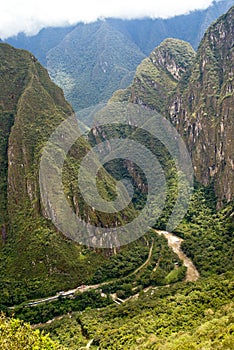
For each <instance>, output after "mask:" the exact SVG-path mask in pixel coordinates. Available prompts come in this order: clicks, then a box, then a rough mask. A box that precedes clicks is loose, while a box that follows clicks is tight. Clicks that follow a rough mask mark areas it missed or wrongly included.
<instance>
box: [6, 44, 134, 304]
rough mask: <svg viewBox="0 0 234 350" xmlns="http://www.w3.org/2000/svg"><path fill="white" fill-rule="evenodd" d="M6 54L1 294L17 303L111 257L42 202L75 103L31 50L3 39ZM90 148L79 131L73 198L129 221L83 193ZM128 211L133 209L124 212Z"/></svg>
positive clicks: (96, 215)
mask: <svg viewBox="0 0 234 350" xmlns="http://www.w3.org/2000/svg"><path fill="white" fill-rule="evenodd" d="M0 56H1V60H0V72H1V80H0V90H1V101H0V127H1V131H0V132H1V134H0V136H1V137H0V152H1V153H0V163H1V168H0V169H1V170H0V171H1V178H0V186H1V194H0V199H1V205H0V229H1V244H0V246H1V254H0V259H1V264H0V267H1V301H2V302H6V303H16V302H18V301H19V300H21V301H22V300H24V299H25V298H26V299H27V298H28V295H31V296H32V295H34V294H35V295H43V294H44V295H46V294H48V293H52V291H53V292H55V291H58V290H60V289H64V288H68V287H72V286H74V287H75V286H77V285H79V284H80V283H81V282H82V281H85V280H86V279H87V278H90V277H91V276H92V274H93V273H94V272H95V270H96V266H97V265H98V262H100V263H101V262H102V261H103V259H104V260H105V257H103V256H101V255H102V254H101V255H99V254H96V253H95V252H93V251H91V250H89V249H86V248H85V247H81V246H78V245H77V244H75V243H74V242H72V241H70V240H68V239H65V237H64V236H63V235H62V234H60V233H59V232H58V230H57V229H55V227H54V226H53V225H52V223H51V221H49V220H48V218H50V219H51V218H52V216H53V215H54V216H56V215H57V214H56V212H55V213H53V210H51V212H52V214H51V215H49V214H48V210H47V211H46V210H45V209H46V208H44V206H43V205H42V202H41V196H40V195H41V193H40V188H39V167H40V160H41V156H42V152H43V147H44V146H45V143H46V142H47V141H48V139H49V137H50V135H51V133H52V132H53V131H54V130H55V128H56V127H58V126H59V125H60V124H61V123H62V122H63V121H64V120H65V119H66V118H68V117H69V116H71V115H72V114H73V110H72V108H71V106H70V105H69V104H68V103H67V102H66V101H65V99H64V95H63V92H62V90H61V89H60V88H58V87H57V86H56V85H54V83H52V81H51V80H50V78H49V76H48V73H47V71H46V70H45V69H44V68H43V67H42V66H41V65H40V63H39V62H38V61H37V60H36V58H35V57H34V56H33V55H32V54H30V53H29V52H27V51H23V50H19V49H15V48H13V47H11V46H9V45H7V44H0ZM64 132H65V131H64ZM89 149H90V146H89V145H88V143H87V142H86V141H85V140H84V139H82V138H79V140H78V141H77V144H75V145H74V146H73V148H72V149H71V150H70V152H69V155H68V156H67V158H66V160H65V165H64V169H63V186H64V191H65V193H66V196H67V197H66V198H67V200H68V202H69V204H70V206H71V207H72V208H73V210H74V211H75V212H79V215H80V217H81V218H82V219H84V220H86V221H87V223H93V224H94V225H97V226H98V225H104V224H105V225H108V224H109V223H112V224H113V222H114V223H115V222H116V220H119V221H120V222H122V221H123V219H122V218H121V217H118V216H117V217H116V216H115V215H109V216H107V215H106V214H105V213H100V212H97V211H96V212H95V211H94V210H93V209H92V208H90V206H89V205H86V203H85V201H84V200H83V199H82V196H81V194H80V192H79V189H78V186H77V183H76V175H75V174H76V173H77V172H78V166H79V161H80V160H81V159H82V157H83V156H84V155H85V154H86V152H87V150H89ZM52 171H53V172H54V173H56V172H57V169H56V168H54V169H52ZM99 178H100V180H101V179H102V180H103V186H102V187H101V188H100V191H101V193H102V195H103V196H104V198H109V196H113V194H114V193H115V182H114V180H113V179H112V178H111V177H110V176H109V175H108V174H107V173H106V172H105V171H104V170H101V171H100V172H99ZM49 205H50V203H48V206H49ZM129 210H130V209H129ZM129 215H130V211H129V212H128V211H126V212H125V216H126V217H128V216H129ZM113 225H114V224H113ZM87 261H89V262H90V263H89V265H88V266H89V267H88V268H87ZM91 262H92V263H91Z"/></svg>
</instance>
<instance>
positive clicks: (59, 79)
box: [7, 0, 233, 110]
mask: <svg viewBox="0 0 234 350" xmlns="http://www.w3.org/2000/svg"><path fill="white" fill-rule="evenodd" d="M232 5H233V0H222V1H214V3H213V4H212V5H211V6H210V7H209V8H208V9H206V10H202V11H194V12H191V13H189V14H185V15H182V16H176V17H173V18H169V19H139V20H121V19H112V18H108V19H105V21H97V22H95V23H90V24H82V23H78V24H77V25H75V26H72V27H66V28H45V29H43V30H41V31H40V32H39V33H38V34H37V35H35V36H31V37H27V36H25V35H24V34H19V35H18V36H16V37H13V38H8V39H7V42H8V43H10V44H11V45H13V46H15V47H18V48H23V49H27V50H29V51H31V52H32V53H33V54H34V55H35V56H36V57H37V58H38V59H39V61H40V62H41V63H42V64H43V65H44V66H45V67H46V68H47V69H48V70H49V73H50V75H51V77H52V79H53V81H54V82H56V84H58V85H59V86H60V87H62V89H63V90H64V92H65V96H66V98H67V99H68V101H69V102H70V103H71V104H72V106H73V108H74V109H75V110H80V109H82V108H87V107H90V106H93V105H95V104H97V103H99V102H101V101H103V100H104V101H107V100H108V99H109V98H110V97H111V95H112V93H113V92H114V91H115V90H117V89H120V88H125V87H127V86H128V85H129V83H130V82H131V80H132V77H133V74H134V73H133V72H134V71H135V69H136V67H137V65H138V64H139V63H140V62H141V61H142V59H143V58H144V57H145V55H147V56H148V55H149V54H150V52H151V51H152V50H153V49H154V48H155V47H156V46H158V45H159V44H160V43H161V42H162V41H163V40H165V39H166V38H178V39H181V40H183V41H186V42H189V43H190V44H191V45H192V46H193V47H194V48H195V49H197V47H198V45H199V42H200V40H201V38H202V36H203V34H204V32H205V30H206V29H207V28H208V26H209V25H210V24H211V23H212V22H213V21H214V20H216V19H217V18H218V17H219V16H220V15H221V14H223V13H224V12H226V11H227V10H228V9H229V8H230V7H231V6H232ZM129 57H131V59H129Z"/></svg>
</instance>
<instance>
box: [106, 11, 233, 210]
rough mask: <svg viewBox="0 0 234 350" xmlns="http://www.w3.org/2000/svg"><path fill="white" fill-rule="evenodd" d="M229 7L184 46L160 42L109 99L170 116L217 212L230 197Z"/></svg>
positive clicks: (231, 48) (231, 141) (231, 32)
mask: <svg viewBox="0 0 234 350" xmlns="http://www.w3.org/2000/svg"><path fill="white" fill-rule="evenodd" d="M233 13H234V7H232V8H231V9H230V10H229V12H228V13H227V14H226V15H224V16H222V17H220V19H218V21H217V22H216V23H214V24H213V25H212V26H211V27H210V28H209V29H208V31H207V32H206V34H205V36H204V38H203V40H202V42H201V44H200V46H199V49H198V52H197V54H196V57H194V52H193V50H192V49H191V47H190V45H189V44H187V43H185V42H183V41H180V40H175V39H168V40H165V41H164V42H163V43H162V44H161V45H160V46H159V47H157V48H156V49H155V50H154V51H153V52H152V53H151V55H150V56H149V58H146V59H145V60H143V62H142V63H141V64H140V65H139V66H138V68H137V71H136V74H135V77H134V80H133V82H132V84H131V85H130V86H129V88H128V89H126V90H119V91H117V92H116V93H115V94H114V95H113V97H112V99H111V101H113V102H115V101H130V102H133V103H137V104H141V105H144V106H146V107H148V108H151V109H155V110H157V111H158V112H160V113H163V114H164V115H165V116H166V117H167V118H170V120H171V121H172V123H173V124H174V125H175V126H176V128H177V129H178V131H179V133H180V134H181V136H182V137H183V138H184V140H185V142H186V144H187V147H188V149H189V151H190V154H191V158H192V162H193V166H194V171H195V175H196V179H197V180H198V182H200V183H201V184H203V185H204V186H208V185H210V184H214V190H215V194H216V197H217V206H218V208H220V207H222V205H224V204H225V203H226V202H230V201H231V200H232V199H233V195H234V177H233V171H234V160H233V149H234V141H233V140H234V138H233V135H234V110H233V109H234V97H233V74H234V73H233V67H234V53H233V41H234V37H233V32H234V28H233V23H234V21H233Z"/></svg>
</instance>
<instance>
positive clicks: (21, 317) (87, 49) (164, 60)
mask: <svg viewBox="0 0 234 350" xmlns="http://www.w3.org/2000/svg"><path fill="white" fill-rule="evenodd" d="M230 3H233V1H226V2H224V1H219V2H217V3H214V4H213V6H212V7H210V8H209V9H207V10H206V11H199V12H194V13H191V14H189V15H186V16H180V17H175V18H171V19H168V20H149V19H145V20H134V21H123V20H116V19H115V20H114V19H107V20H105V21H97V22H95V23H92V24H78V25H76V26H74V27H72V28H59V29H58V28H47V29H44V30H42V31H41V32H40V33H39V34H38V35H37V36H34V37H25V36H24V35H19V36H18V37H17V38H14V39H9V41H10V40H13V41H14V40H15V43H18V44H20V45H21V44H22V43H23V44H22V45H23V46H24V45H27V48H30V46H31V47H32V51H33V52H34V53H37V54H38V57H39V56H40V57H39V58H40V60H41V62H42V63H43V64H44V65H45V66H47V67H48V68H49V70H50V75H51V77H52V78H53V80H55V81H57V82H58V83H59V84H60V85H61V86H63V87H64V89H65V93H66V95H67V96H68V98H69V100H70V102H72V103H73V106H76V108H78V109H79V108H83V107H88V106H91V105H92V104H93V103H98V102H99V101H101V100H103V99H104V100H108V103H107V104H104V105H103V104H100V105H96V106H95V108H94V109H93V108H91V107H89V108H87V109H83V110H82V111H81V113H79V116H80V117H81V118H83V119H82V120H83V124H82V127H83V129H84V130H85V134H84V135H83V136H82V137H79V138H77V140H76V142H74V144H73V146H72V147H71V148H70V150H69V151H68V152H67V153H66V152H65V149H64V148H63V147H62V146H61V145H64V144H66V142H67V140H70V139H69V137H70V136H71V135H73V133H72V131H73V129H72V128H68V129H67V128H65V129H62V132H61V133H59V134H58V136H59V137H58V138H56V142H55V143H54V144H53V142H52V140H51V135H52V134H53V133H54V131H55V130H58V128H59V126H60V125H61V124H63V123H64V121H67V120H68V119H69V118H68V117H70V116H71V115H73V113H74V110H73V108H72V107H71V105H70V104H69V102H67V101H66V99H65V98H64V93H63V91H62V89H61V88H60V87H58V86H57V85H55V84H54V83H53V82H52V80H51V78H50V76H49V74H48V72H47V70H46V69H45V67H43V66H42V64H41V63H39V61H38V60H37V58H36V57H35V56H34V54H33V53H31V52H28V51H25V50H21V49H17V48H14V47H12V46H10V45H9V44H6V43H0V93H1V94H0V271H1V284H0V310H1V311H2V312H3V313H2V314H1V316H0V347H1V348H2V349H3V350H15V349H19V350H21V349H22V350H23V349H25V348H28V349H29V350H30V349H46V350H53V349H54V350H55V349H56V350H68V349H69V350H77V349H85V348H86V349H87V348H90V350H98V349H100V350H101V349H103V350H105V349H110V350H112V349H113V350H116V349H118V350H121V349H122V350H125V349H126V350H136V349H137V350H147V349H148V350H152V349H155V350H178V349H179V350H181V349H183V350H187V349H193V350H201V349H207V350H214V349H217V350H232V349H233V348H234V336H233V319H234V313H233V298H234V289H233V283H234V261H233V257H234V254H233V252H234V235H233V233H234V220H233V218H234V207H233V204H234V201H233V196H234V193H233V189H234V177H233V170H234V166H233V164H234V159H233V149H234V143H233V142H234V139H233V135H234V124H233V121H234V110H233V106H234V98H233V97H234V87H233V67H234V51H233V42H234V40H233V34H234V28H233V25H234V6H232V7H231V8H230V9H229V8H228V12H227V13H225V14H222V16H220V17H219V18H218V19H217V20H216V21H215V22H214V23H212V24H211V25H209V28H208V29H206V31H205V33H204V35H202V33H203V31H204V30H205V28H206V26H207V25H208V24H209V23H210V22H211V21H212V20H213V19H215V18H216V16H218V13H219V11H220V12H222V10H224V8H226V6H228V5H230ZM189 21H190V22H191V23H190V24H191V27H190V26H189ZM175 23H177V24H176V25H177V26H175ZM198 24H199V25H198ZM186 26H187V27H186ZM157 28H158V29H157ZM176 28H177V29H176ZM192 28H193V31H192ZM190 29H191V30H190ZM177 30H178V31H177ZM169 34H170V35H169ZM199 35H202V40H201V42H200V43H199V44H198V40H199V39H198V38H199ZM167 36H170V37H169V38H168V37H167ZM177 37H178V38H177ZM185 40H187V41H185ZM151 45H152V48H151ZM195 49H196V51H195ZM134 67H135V68H134ZM109 97H110V98H109ZM126 105H127V106H128V107H129V109H128V110H127V114H125V115H124V117H126V120H124V123H123V125H122V124H121V123H114V121H115V120H114V117H116V116H117V113H119V110H118V108H119V106H120V107H121V108H120V112H121V113H122V110H123V109H122V106H126ZM132 107H136V110H140V111H143V114H140V116H144V113H150V117H151V118H150V122H151V124H150V127H151V126H153V124H154V122H155V121H158V120H159V121H160V122H161V123H162V121H163V123H164V122H165V120H164V119H163V118H162V116H164V117H166V118H167V120H169V121H170V122H171V124H172V125H173V126H174V128H173V129H176V130H177V131H178V133H179V134H174V135H173V134H170V133H169V134H167V133H166V135H165V136H166V138H169V141H171V142H172V145H176V144H177V143H176V140H177V139H180V137H181V139H183V140H184V142H185V144H186V147H187V150H188V153H189V155H190V157H191V161H192V166H193V169H194V173H193V172H192V175H194V184H193V185H191V187H193V188H192V193H191V197H190V198H187V192H184V193H183V196H182V197H180V201H179V203H178V204H179V205H178V206H177V210H178V212H179V213H180V212H181V211H182V210H183V206H184V201H185V202H186V201H187V200H188V199H189V203H188V207H187V208H186V213H184V216H183V217H182V218H181V220H180V222H179V223H178V225H177V226H176V227H175V228H173V230H171V231H173V232H167V231H165V230H168V231H169V229H168V228H167V227H168V226H167V223H168V219H169V218H170V216H171V215H172V213H173V210H174V208H175V205H176V204H177V203H176V200H177V198H178V191H179V190H178V189H179V185H182V187H181V188H182V189H183V188H186V184H187V181H186V178H185V176H184V175H185V174H184V173H183V169H182V168H180V169H178V164H177V160H175V159H173V157H172V155H171V154H170V150H168V149H167V147H166V146H165V144H164V143H163V142H161V140H160V138H158V137H156V136H155V135H153V133H151V130H150V128H149V129H148V131H147V130H146V129H144V125H145V119H144V118H142V119H143V120H142V125H141V123H138V124H137V123H136V122H135V121H134V117H135V115H134V114H132V112H131V111H132V109H131V108H132ZM133 110H135V109H133ZM107 111H109V112H110V113H109V114H107ZM100 115H101V116H104V117H107V118H108V120H107V121H108V122H109V123H107V124H105V123H104V124H98V117H100ZM112 118H113V119H112ZM74 120H75V125H76V117H74ZM93 120H94V123H93V124H94V125H93V127H92V128H91V129H89V128H88V127H87V126H86V125H85V123H87V125H89V124H92V123H91V121H93ZM121 120H122V119H121ZM140 122H141V121H140ZM157 125H158V124H157ZM159 129H160V127H159ZM171 135H172V136H171ZM175 135H176V136H175ZM113 138H114V139H120V140H121V142H122V143H121V145H118V152H119V151H121V147H122V146H123V145H124V144H127V145H129V143H128V142H129V140H130V141H131V142H133V141H134V142H135V143H133V145H134V152H135V154H136V158H137V160H138V159H139V161H142V160H144V159H145V158H147V154H146V152H148V151H150V152H151V153H152V154H153V155H154V156H155V157H156V158H157V161H158V163H159V165H160V167H161V168H162V170H163V171H162V172H163V177H164V179H165V182H166V189H165V190H164V188H161V187H160V188H158V187H159V186H158V183H157V181H155V182H154V184H153V186H152V187H155V188H157V191H156V193H155V194H154V197H153V198H151V200H152V201H154V202H155V203H156V204H158V203H159V202H160V200H161V197H163V196H162V194H163V195H164V193H163V192H164V191H165V192H166V195H165V197H166V198H165V205H164V206H163V209H162V211H161V212H160V215H158V211H157V210H155V211H154V212H153V215H152V217H153V219H154V223H153V224H152V225H151V229H149V230H148V231H147V232H146V233H145V234H144V235H143V233H142V236H140V237H139V238H138V239H136V240H133V241H131V242H130V243H128V244H123V245H118V244H116V246H115V245H113V241H112V240H111V239H110V238H109V236H108V233H109V231H108V228H109V227H111V228H113V231H114V232H115V231H116V229H117V228H118V227H122V226H124V227H125V224H126V223H129V222H132V221H133V220H134V219H135V218H136V217H138V216H140V214H141V211H142V208H144V205H145V203H146V200H147V198H148V196H149V195H151V197H152V194H150V191H149V187H150V186H149V184H148V180H147V176H146V175H145V169H144V168H143V169H141V168H140V166H138V164H137V161H135V160H134V161H132V160H131V159H130V157H129V153H128V151H129V148H128V149H127V152H126V153H125V154H126V157H125V154H124V157H117V158H116V159H112V160H109V159H108V158H107V161H106V162H105V164H104V165H103V166H101V164H100V161H99V159H98V160H97V159H96V160H95V162H94V163H89V164H91V165H90V166H89V167H88V169H87V171H86V172H83V178H84V179H85V180H87V182H88V186H87V188H85V191H83V192H82V191H81V188H80V187H79V181H80V178H78V180H77V174H78V173H79V171H80V167H81V162H82V160H83V159H84V158H85V156H86V155H87V154H88V153H91V152H90V150H91V149H92V148H93V147H97V148H98V149H99V151H100V153H101V154H104V156H105V155H106V154H108V152H107V153H106V151H109V150H112V144H111V139H113ZM164 140H165V139H164ZM48 141H49V142H48ZM51 144H53V146H54V149H53V150H54V152H55V153H54V154H55V155H60V156H61V155H62V156H63V157H64V158H63V159H64V162H63V164H62V169H59V166H58V165H57V163H53V162H52V166H51V167H49V171H48V172H46V174H45V175H46V177H44V178H43V179H44V181H46V180H47V178H48V180H49V179H52V181H50V182H49V185H50V186H49V187H47V191H41V187H40V185H41V182H40V179H41V177H40V169H41V160H42V158H43V155H45V154H47V152H48V149H47V147H46V145H49V146H51ZM141 147H144V152H140V150H141V149H142V148H141ZM178 153H179V154H180V153H181V149H180V148H179V149H178ZM116 154H117V155H119V154H121V153H115V155H116ZM145 154H146V156H145ZM181 154H183V153H181ZM47 156H49V158H48V157H47V158H46V159H48V160H50V157H52V153H49V154H47ZM144 157H145V158H144ZM52 158H53V157H52ZM105 159H106V158H105ZM151 159H152V158H151ZM182 160H183V159H182ZM49 164H50V162H49ZM96 166H97V167H98V172H97V174H95V179H94V180H93V178H91V175H90V173H91V171H92V170H93V169H92V167H94V168H95V167H96ZM192 166H191V169H192ZM146 170H147V169H146ZM148 170H149V173H153V174H154V175H155V176H156V177H157V179H158V177H160V173H159V172H158V170H157V169H155V167H154V166H153V163H152V162H150V164H149V169H148ZM58 174H59V175H60V178H59V179H60V181H61V187H57V183H56V181H55V182H53V179H54V178H55V179H58ZM54 176H55V177H54ZM56 176H57V177H56ZM123 179H124V180H126V187H125V185H124V189H125V190H126V189H127V188H128V187H127V186H129V187H131V189H132V190H133V196H132V198H131V201H130V203H129V205H128V206H127V207H126V208H124V209H123V210H121V211H114V212H111V213H109V212H106V211H101V210H96V208H95V207H93V206H92V205H90V204H89V203H88V202H86V200H85V198H88V197H85V195H86V194H88V196H90V197H92V198H93V197H95V196H97V194H96V193H95V195H94V192H89V189H90V186H91V185H92V184H93V182H95V184H96V185H97V186H96V187H97V189H98V195H100V197H101V198H102V199H104V200H106V201H107V202H109V203H112V201H114V200H115V199H116V197H118V186H117V185H119V182H120V181H121V180H123ZM180 181H181V184H180V183H179V182H180ZM124 183H125V182H124ZM154 185H155V186H154ZM157 186H158V187H157ZM91 187H92V186H91ZM162 187H163V186H162ZM51 189H52V191H51V192H52V193H53V194H54V198H55V200H56V202H58V203H59V204H61V203H66V204H67V206H68V207H69V208H70V210H71V211H72V213H73V214H75V215H76V216H77V217H78V218H79V219H81V220H83V222H84V223H85V227H86V228H87V230H86V231H85V232H88V233H89V237H88V240H86V241H85V244H82V242H80V241H78V242H77V241H74V239H73V238H74V237H72V236H69V235H67V232H65V231H63V230H62V229H61V226H59V225H57V223H58V222H59V218H61V216H60V214H61V213H63V208H64V207H63V206H59V207H58V208H59V211H58V210H57V211H56V210H55V209H56V208H57V207H55V206H53V203H54V202H51V199H52V197H51V196H49V194H51V192H50V190H51ZM54 198H53V199H54ZM186 203H187V202H186ZM60 212H61V213H60ZM65 213H67V211H65ZM146 214H147V218H148V216H149V211H147V213H146ZM65 216H66V215H65ZM66 218H67V217H66ZM69 218H70V216H69ZM67 224H68V225H67V226H66V228H67V229H68V231H69V229H70V228H71V227H73V222H72V221H69V220H68V221H67ZM90 226H92V228H93V230H91V228H90ZM126 226H127V225H126ZM139 227H140V229H141V228H142V226H141V225H140V226H139ZM139 227H138V226H137V225H135V226H134V230H135V231H138V230H139ZM148 228H149V226H148V225H147V229H148ZM76 229H77V228H76ZM102 229H103V230H104V235H102V232H103V231H101V230H102ZM79 230H80V229H79V228H78V229H77V230H76V233H78V234H79V233H80V231H79ZM124 232H125V233H127V234H128V233H129V232H128V230H126V231H124ZM94 233H95V234H94ZM140 233H141V232H140ZM103 236H104V237H105V238H106V239H107V240H108V239H109V240H110V242H111V243H112V245H109V246H108V247H107V248H102V246H101V244H100V246H95V243H96V242H97V241H99V242H101V243H102V242H103ZM79 237H80V236H79ZM86 243H87V244H86ZM115 243H116V242H115ZM117 243H118V242H117ZM23 321H24V322H23ZM25 322H30V324H25ZM35 329H36V331H35ZM48 333H49V334H48Z"/></svg>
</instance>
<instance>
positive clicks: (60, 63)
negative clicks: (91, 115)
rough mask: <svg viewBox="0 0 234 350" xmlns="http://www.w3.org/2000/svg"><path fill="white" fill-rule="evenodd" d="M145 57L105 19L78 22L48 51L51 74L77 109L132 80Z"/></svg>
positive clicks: (105, 97) (98, 100)
mask: <svg viewBox="0 0 234 350" xmlns="http://www.w3.org/2000/svg"><path fill="white" fill-rule="evenodd" d="M143 58H144V55H143V53H142V52H141V51H140V50H139V49H138V47H137V46H136V45H135V44H134V43H132V42H131V41H130V40H128V39H127V38H126V37H125V36H124V35H123V34H121V33H120V32H118V31H117V30H115V29H114V28H113V27H112V26H110V25H109V24H108V23H107V22H105V21H99V22H96V23H92V24H90V25H83V24H80V25H77V26H76V28H75V29H74V30H73V31H72V32H70V33H69V34H68V35H67V36H66V37H65V38H64V40H63V41H61V42H60V44H59V45H57V46H56V47H55V48H53V49H51V50H50V51H49V52H48V53H47V68H48V70H49V72H50V75H51V78H52V79H53V81H55V82H56V83H57V84H58V85H60V86H61V87H62V88H63V90H64V93H65V95H66V97H67V99H68V100H69V101H70V102H71V103H72V105H73V107H74V108H75V110H78V109H82V108H84V107H87V106H90V105H93V104H96V103H98V102H100V101H102V100H107V99H108V98H109V97H110V96H111V94H112V93H113V92H114V91H115V90H116V89H118V88H119V87H120V88H121V87H126V86H128V84H129V83H130V82H131V80H132V77H133V74H134V69H135V67H136V66H137V65H138V64H139V63H140V62H141V60H142V59H143Z"/></svg>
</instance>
